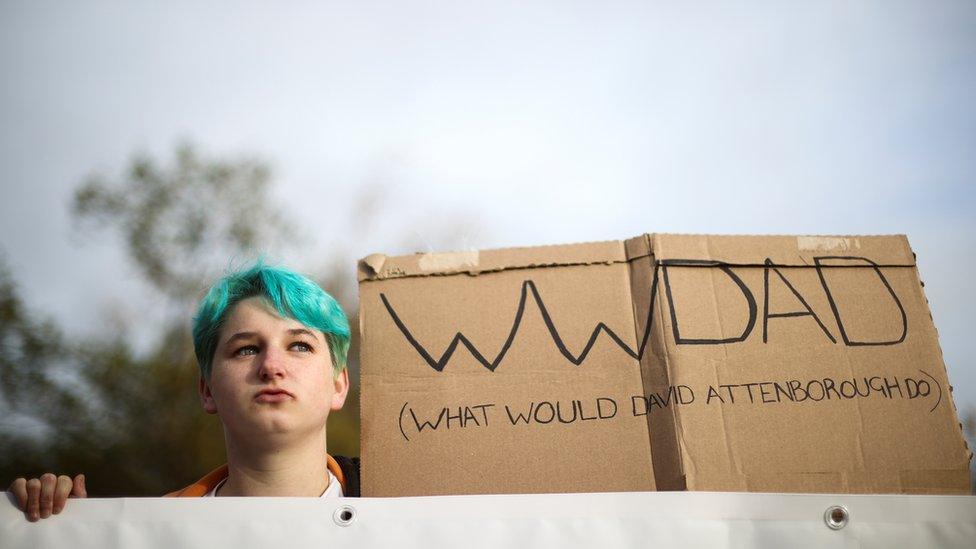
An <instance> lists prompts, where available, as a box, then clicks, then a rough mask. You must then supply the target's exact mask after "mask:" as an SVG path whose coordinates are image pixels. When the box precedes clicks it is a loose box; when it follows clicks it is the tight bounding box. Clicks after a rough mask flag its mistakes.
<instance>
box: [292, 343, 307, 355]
mask: <svg viewBox="0 0 976 549" xmlns="http://www.w3.org/2000/svg"><path fill="white" fill-rule="evenodd" d="M291 348H292V350H295V351H301V352H303V353H311V352H312V346H311V345H309V344H308V343H305V342H302V341H296V342H294V343H292V344H291Z"/></svg>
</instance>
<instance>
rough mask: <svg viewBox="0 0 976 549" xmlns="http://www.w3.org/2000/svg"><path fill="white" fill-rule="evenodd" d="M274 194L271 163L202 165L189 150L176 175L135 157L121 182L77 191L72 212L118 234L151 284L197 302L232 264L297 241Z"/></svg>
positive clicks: (97, 181)
mask: <svg viewBox="0 0 976 549" xmlns="http://www.w3.org/2000/svg"><path fill="white" fill-rule="evenodd" d="M269 190H270V169H269V168H268V166H267V165H266V164H264V163H262V162H260V161H256V160H253V159H247V158H245V159H239V160H221V159H202V158H200V156H199V154H198V153H197V152H196V151H195V150H194V148H193V147H192V146H190V145H186V144H184V145H181V146H179V147H178V148H177V150H176V161H175V165H174V166H172V167H170V168H166V167H161V166H159V165H158V164H157V163H156V162H154V161H153V160H152V159H151V158H149V157H148V156H146V155H137V156H136V157H135V158H133V160H132V162H131V166H130V167H129V169H128V171H127V172H126V173H125V174H124V175H123V177H122V178H121V180H119V181H114V182H111V181H107V180H105V179H104V178H103V177H101V176H93V177H90V178H89V179H88V180H87V181H86V182H85V183H84V184H83V185H82V186H81V187H80V188H78V189H77V190H76V191H75V195H74V201H73V202H72V213H73V215H74V218H75V219H76V220H77V221H79V222H81V223H91V224H94V225H95V226H97V227H103V228H104V227H109V228H112V229H114V230H116V231H117V232H118V233H119V235H120V236H121V237H122V240H123V242H124V243H125V246H126V251H127V252H128V255H129V258H130V259H131V260H132V261H133V262H134V263H135V264H136V266H137V267H138V268H139V270H140V271H141V272H142V274H143V275H144V276H145V278H146V280H147V281H148V282H150V283H151V284H152V285H153V286H154V287H155V288H156V289H157V290H159V291H160V292H163V293H164V294H165V295H167V296H169V297H170V298H172V299H174V300H177V301H179V302H182V303H185V302H191V303H192V302H193V301H195V299H196V298H197V297H199V293H200V291H201V288H204V287H205V286H206V283H207V282H208V281H211V280H213V279H214V278H215V275H217V274H219V273H220V272H221V271H222V270H224V269H226V267H227V265H228V261H229V260H233V259H234V258H241V257H244V258H249V257H251V256H253V255H254V254H255V253H257V252H259V251H261V250H267V249H280V248H282V247H286V246H287V245H288V244H289V243H290V242H292V241H293V240H294V236H295V228H294V227H292V226H290V224H289V223H287V222H286V221H285V219H286V218H285V215H284V213H283V212H282V211H281V209H280V208H278V207H277V206H276V204H275V202H274V201H273V200H272V198H271V196H270V193H269Z"/></svg>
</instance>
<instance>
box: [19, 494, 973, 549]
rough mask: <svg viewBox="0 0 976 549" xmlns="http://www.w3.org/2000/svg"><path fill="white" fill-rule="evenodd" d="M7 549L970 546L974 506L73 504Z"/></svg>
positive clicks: (827, 502)
mask: <svg viewBox="0 0 976 549" xmlns="http://www.w3.org/2000/svg"><path fill="white" fill-rule="evenodd" d="M7 495H8V500H9V501H0V547H2V548H3V549H19V548H31V549H34V548H46V547H50V548H57V549H64V548H68V547H70V548H72V549H84V548H89V547H90V548H92V549H110V548H116V547H117V548H125V549H142V548H146V549H148V548H165V549H172V548H174V547H207V548H208V549H221V548H233V549H249V548H254V549H258V548H260V549H266V548H267V547H287V548H289V549H297V548H303V547H308V548H312V547H314V548H316V549H321V548H324V547H329V548H332V547H396V548H397V549H408V548H413V547H416V548H424V549H428V548H430V547H464V548H465V549H467V548H473V547H513V546H523V547H524V546H531V547H553V548H559V549H565V548H569V547H580V548H587V549H591V548H593V547H654V548H665V547H676V548H677V547H680V548H682V549H686V548H688V547H719V548H721V547H771V548H777V549H779V548H782V547H816V548H824V547H879V548H881V547H883V548H891V547H964V548H966V549H971V548H972V547H973V546H974V540H976V497H971V496H867V495H811V494H788V495H787V494H745V493H702V492H652V493H616V494H553V495H509V496H448V497H428V498H361V499H360V498H342V499H318V498H216V499H214V498H180V499H162V498H121V499H87V500H70V501H69V502H68V505H67V507H66V508H65V510H64V511H62V513H61V514H60V515H56V516H53V517H51V518H48V519H44V520H42V521H40V522H38V523H29V522H27V520H26V519H25V518H24V515H23V513H21V512H20V511H19V510H17V509H16V508H15V507H14V505H13V503H12V498H10V497H9V494H7Z"/></svg>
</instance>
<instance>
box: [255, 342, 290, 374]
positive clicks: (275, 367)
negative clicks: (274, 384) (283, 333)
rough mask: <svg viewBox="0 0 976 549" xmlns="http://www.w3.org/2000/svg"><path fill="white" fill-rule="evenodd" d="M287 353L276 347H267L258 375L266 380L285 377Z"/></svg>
mask: <svg viewBox="0 0 976 549" xmlns="http://www.w3.org/2000/svg"><path fill="white" fill-rule="evenodd" d="M284 359H285V354H284V353H283V352H281V351H278V350H277V349H274V348H271V347H269V348H267V349H266V350H265V352H264V357H263V359H262V360H261V365H260V369H259V370H258V375H260V376H261V379H262V380H264V381H270V380H273V379H280V378H283V377H285V360H284Z"/></svg>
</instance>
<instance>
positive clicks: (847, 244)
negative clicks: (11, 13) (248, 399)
mask: <svg viewBox="0 0 976 549" xmlns="http://www.w3.org/2000/svg"><path fill="white" fill-rule="evenodd" d="M359 270H360V273H359V275H360V306H361V312H360V321H361V323H362V326H361V328H362V335H363V339H362V400H361V402H362V458H363V493H364V495H370V496H406V495H438V494H484V493H547V492H606V491H645V490H656V489H657V490H685V489H687V490H708V491H762V492H860V493H968V491H969V459H970V456H971V454H970V452H969V450H968V448H967V447H966V444H965V442H964V439H963V437H962V433H961V430H960V427H959V421H958V419H957V414H956V410H955V407H954V404H953V402H952V398H951V394H950V387H949V383H948V379H947V377H946V371H945V366H944V364H943V362H942V356H941V351H940V349H939V345H938V336H937V333H936V330H935V327H934V325H933V323H932V319H931V316H930V313H929V310H928V304H927V302H926V299H925V296H924V294H923V292H922V287H921V283H920V282H919V279H918V273H917V271H916V267H915V259H914V254H913V253H912V251H911V249H910V248H909V247H908V243H907V240H906V239H905V238H904V237H901V236H870V237H864V236H858V237H787V236H775V237H774V236H768V237H767V236H762V237H741V236H687V235H644V236H641V237H637V238H633V239H630V240H627V241H625V242H622V241H612V242H600V243H587V244H573V245H564V246H547V247H537V248H519V249H507V250H487V251H480V252H461V253H452V254H418V255H413V256H403V257H385V256H382V255H373V256H370V257H368V258H366V259H364V260H362V261H361V262H360V269H359Z"/></svg>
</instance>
